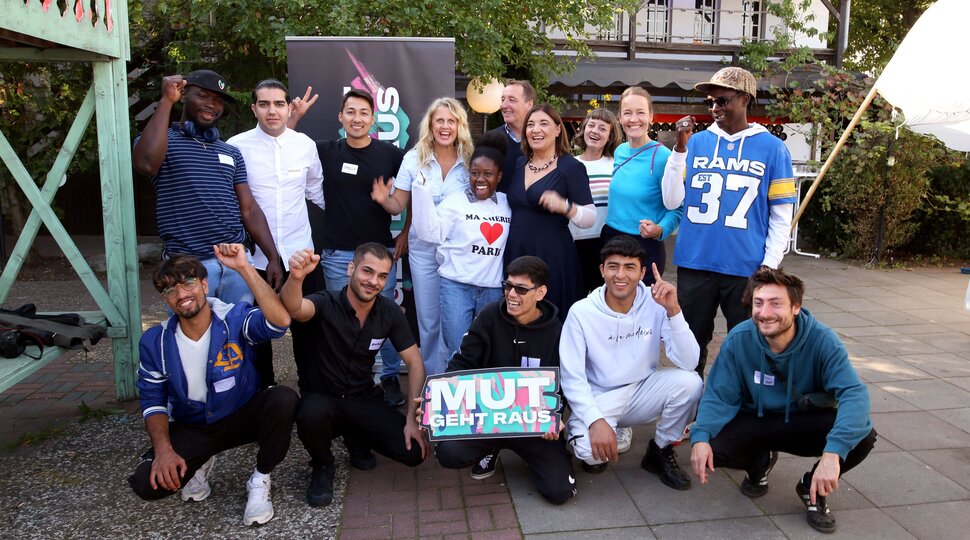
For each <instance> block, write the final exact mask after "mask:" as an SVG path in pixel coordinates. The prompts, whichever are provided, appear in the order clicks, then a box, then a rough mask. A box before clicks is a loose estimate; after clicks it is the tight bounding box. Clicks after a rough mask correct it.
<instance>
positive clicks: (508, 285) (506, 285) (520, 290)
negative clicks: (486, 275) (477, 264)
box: [502, 280, 542, 295]
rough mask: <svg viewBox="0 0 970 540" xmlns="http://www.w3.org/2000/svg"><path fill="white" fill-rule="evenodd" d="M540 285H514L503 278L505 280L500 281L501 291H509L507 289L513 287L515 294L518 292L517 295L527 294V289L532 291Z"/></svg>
mask: <svg viewBox="0 0 970 540" xmlns="http://www.w3.org/2000/svg"><path fill="white" fill-rule="evenodd" d="M541 286H542V285H536V286H535V287H526V286H525V285H516V284H515V283H512V282H511V281H509V280H505V281H503V282H502V290H503V291H505V292H509V290H511V289H515V294H518V295H525V294H528V293H529V291H534V290H536V289H538V288H539V287H541Z"/></svg>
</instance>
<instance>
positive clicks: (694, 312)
mask: <svg viewBox="0 0 970 540" xmlns="http://www.w3.org/2000/svg"><path fill="white" fill-rule="evenodd" d="M648 273H649V272H648ZM747 284H748V278H743V277H738V276H729V275H727V274H719V273H717V272H709V271H707V270H694V269H692V268H684V267H683V266H680V267H678V268H677V299H678V300H679V301H680V308H681V309H682V310H683V311H684V320H686V321H687V324H688V325H690V331H691V333H693V334H694V339H696V340H697V344H698V345H700V347H701V357H700V361H699V362H698V363H697V373H699V374H700V376H701V378H703V377H704V366H706V365H707V346H708V345H709V344H710V343H711V338H712V337H714V317H716V316H717V308H718V306H720V307H721V313H723V314H724V318H725V319H727V329H728V331H729V332H730V331H731V329H732V328H734V327H735V326H737V325H739V324H741V323H742V322H744V321H745V320H747V319H748V318H749V317H750V316H751V311H750V310H749V309H748V308H746V307H744V305H743V304H742V303H741V299H742V298H743V297H744V288H745V287H746V286H747Z"/></svg>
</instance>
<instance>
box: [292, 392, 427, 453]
mask: <svg viewBox="0 0 970 540" xmlns="http://www.w3.org/2000/svg"><path fill="white" fill-rule="evenodd" d="M404 423H405V419H404V415H403V414H401V412H400V411H398V410H397V409H393V408H391V407H390V406H389V405H388V404H387V402H386V401H385V400H384V392H383V391H382V390H381V389H380V387H377V386H375V387H373V388H372V389H371V390H369V391H368V392H367V393H366V394H365V395H363V396H360V397H352V398H340V397H335V396H331V395H327V394H318V393H315V392H303V394H302V397H301V398H300V406H299V410H298V411H297V414H296V431H297V434H299V436H300V441H302V442H303V447H304V448H306V451H307V453H309V454H310V466H311V467H325V466H328V465H332V464H333V452H331V450H330V446H331V443H332V442H333V440H334V439H335V438H337V437H339V436H341V435H343V436H344V440H345V441H347V442H348V443H350V442H351V441H352V444H354V445H355V446H358V447H365V448H370V449H372V450H374V451H376V452H377V453H379V454H381V455H383V456H386V457H389V458H391V459H393V460H394V461H397V462H399V463H403V464H405V465H407V466H409V467H416V466H417V465H420V464H421V462H422V461H424V458H422V457H421V447H420V446H419V445H418V442H417V441H414V440H412V441H411V449H410V450H407V449H406V448H405V447H404Z"/></svg>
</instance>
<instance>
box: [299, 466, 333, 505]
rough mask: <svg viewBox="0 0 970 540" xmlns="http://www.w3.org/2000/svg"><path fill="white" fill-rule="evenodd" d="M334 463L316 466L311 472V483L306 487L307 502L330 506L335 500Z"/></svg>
mask: <svg viewBox="0 0 970 540" xmlns="http://www.w3.org/2000/svg"><path fill="white" fill-rule="evenodd" d="M335 472H336V469H335V468H334V466H333V465H327V466H326V467H314V468H313V471H311V472H310V485H309V486H307V488H306V502H307V503H308V504H309V505H310V506H328V505H329V504H330V503H331V502H333V475H334V473H335Z"/></svg>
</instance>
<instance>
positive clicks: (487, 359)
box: [435, 256, 576, 504]
mask: <svg viewBox="0 0 970 540" xmlns="http://www.w3.org/2000/svg"><path fill="white" fill-rule="evenodd" d="M506 272H507V273H508V277H507V278H506V279H505V281H504V282H503V283H502V288H503V289H504V290H505V299H504V300H501V301H499V302H494V303H491V304H489V305H487V306H485V308H484V309H483V310H482V312H481V313H480V314H479V315H478V316H477V317H475V320H474V321H472V324H471V327H469V328H468V332H467V333H466V334H465V336H464V337H463V338H462V340H461V348H460V349H459V350H458V352H456V353H455V354H454V356H453V357H452V358H451V361H450V362H449V363H448V368H447V370H446V371H449V372H450V371H460V370H466V369H482V368H502V367H516V368H517V367H521V368H525V369H527V368H537V367H547V366H558V365H559V334H560V332H561V331H562V323H560V322H559V317H558V313H559V311H558V310H557V309H556V306H554V305H553V304H552V303H551V302H549V301H548V300H544V299H543V298H544V297H545V295H546V283H547V282H548V281H549V267H548V266H547V265H546V263H545V262H543V260H542V259H540V258H538V257H532V256H525V257H519V258H517V259H515V260H514V261H512V262H510V263H509V266H508V268H506ZM503 449H505V450H511V451H513V452H515V453H516V454H518V455H519V457H521V458H522V459H523V460H524V461H525V462H526V464H527V465H528V466H529V470H530V471H532V481H533V482H534V483H535V486H536V490H537V491H538V492H539V493H540V494H541V495H542V496H543V497H544V498H545V499H546V500H547V501H549V502H551V503H553V504H562V503H564V502H566V501H568V500H569V499H570V498H571V497H572V496H573V495H575V494H576V481H575V479H574V478H573V467H572V463H571V459H570V457H569V452H568V451H567V450H566V443H565V439H563V438H561V437H560V434H559V433H558V432H550V433H545V434H543V435H542V437H541V438H540V437H508V438H494V439H492V438H489V439H477V440H464V441H442V442H440V443H438V444H437V446H436V447H435V456H436V457H437V458H438V463H440V464H441V466H442V467H445V468H448V469H462V468H464V467H468V466H471V467H472V469H471V477H472V478H473V479H475V480H484V479H486V478H488V477H489V476H492V475H493V474H495V466H496V464H497V463H498V455H499V451H500V450H503Z"/></svg>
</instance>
